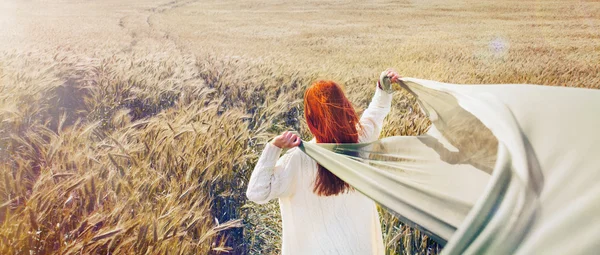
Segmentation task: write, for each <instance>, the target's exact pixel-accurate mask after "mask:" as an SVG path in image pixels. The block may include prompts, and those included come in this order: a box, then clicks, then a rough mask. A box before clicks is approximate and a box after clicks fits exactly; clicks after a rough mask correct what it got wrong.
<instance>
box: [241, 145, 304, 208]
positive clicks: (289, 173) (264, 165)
mask: <svg viewBox="0 0 600 255" xmlns="http://www.w3.org/2000/svg"><path fill="white" fill-rule="evenodd" d="M297 150H298V149H297V148H294V149H290V150H289V151H288V152H287V153H285V154H284V155H283V156H281V158H280V157H279V155H280V154H281V149H280V148H279V147H277V146H275V145H273V144H271V143H267V145H265V148H264V150H263V152H262V154H261V156H260V158H259V159H258V162H257V163H256V166H255V167H254V171H252V175H251V176H250V181H249V183H248V189H247V190H246V196H247V197H248V199H249V200H250V201H253V202H256V203H258V204H264V203H267V202H269V201H270V200H271V199H274V198H280V197H286V196H291V195H292V191H293V187H292V186H293V185H294V183H295V181H294V179H295V178H294V177H295V174H296V172H297V171H299V168H300V161H299V160H300V157H299V155H297V153H295V152H296V151H297ZM278 158H279V159H278Z"/></svg>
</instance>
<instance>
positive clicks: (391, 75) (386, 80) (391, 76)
mask: <svg viewBox="0 0 600 255" xmlns="http://www.w3.org/2000/svg"><path fill="white" fill-rule="evenodd" d="M400 78H402V76H400V75H399V74H398V72H396V70H394V69H392V68H388V69H387V70H385V71H383V72H381V75H380V76H379V82H378V85H379V88H380V89H382V90H385V91H387V92H388V93H391V92H392V83H395V82H398V80H400Z"/></svg>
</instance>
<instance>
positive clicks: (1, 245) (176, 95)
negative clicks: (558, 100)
mask: <svg viewBox="0 0 600 255" xmlns="http://www.w3.org/2000/svg"><path fill="white" fill-rule="evenodd" d="M0 32H1V36H0V254H55V253H56V254H146V253H148V254H167V253H169V254H220V253H222V252H229V253H231V254H277V253H278V252H279V247H280V245H281V240H280V228H281V226H280V218H279V210H278V205H277V202H276V201H273V202H271V203H269V204H267V205H257V204H254V203H251V202H248V201H247V200H246V198H245V189H246V184H247V180H248V178H249V176H250V173H251V171H252V169H253V166H254V163H255V162H256V160H257V158H258V156H259V154H260V151H261V150H262V147H263V145H264V143H266V142H267V141H268V140H269V139H270V138H272V137H273V136H274V135H275V134H278V133H280V132H282V131H284V130H290V129H293V130H298V131H299V132H300V133H301V134H302V136H303V138H304V139H305V140H306V139H310V134H309V132H308V129H307V128H306V124H305V123H304V120H303V115H302V114H303V109H302V96H303V92H304V89H305V88H306V86H308V85H309V84H310V83H311V82H312V81H314V80H316V79H319V78H325V79H333V80H336V81H338V82H339V83H341V84H343V85H344V87H345V90H346V92H347V94H348V96H349V98H350V99H351V101H352V102H353V103H354V105H355V107H356V108H357V109H359V110H362V109H364V108H365V107H366V106H367V104H368V102H369V100H370V98H371V96H372V91H373V87H374V83H375V81H376V79H377V77H378V76H379V73H380V72H381V71H383V70H384V69H386V68H387V67H394V68H395V69H397V70H398V71H399V72H400V73H401V74H403V75H404V76H410V77H418V78H424V79H431V80H438V81H443V82H451V83H533V84H543V85H553V86H572V87H587V88H600V2H598V1H590V0H587V1H584V0H577V1H572V0H559V1H536V0H531V1H527V0H526V1H509V0H501V1H493V2H492V1H471V0H464V1H458V0H451V1H441V0H432V1H427V0H424V1H416V0H414V1H413V0H395V1H394V0H390V1H384V0H373V1H357V0H350V1H338V0H334V1H326V0H307V1H301V2H300V1H288V0H266V1H259V0H249V1H229V0H226V1H218V0H206V1H200V0H198V1H196V0H175V1H172V0H164V1H163V0H135V1H118V0H105V1H85V0H31V1H19V0H3V1H2V2H0ZM409 106H412V107H415V105H414V100H413V99H412V98H410V97H408V96H406V95H403V94H401V93H399V92H398V93H397V94H396V95H395V98H394V102H393V109H392V112H391V113H390V115H389V117H388V118H387V119H386V122H385V123H386V124H385V127H384V130H383V132H382V135H383V136H391V135H416V134H420V133H423V132H424V131H425V130H427V128H428V124H429V122H428V120H427V119H425V118H424V116H422V115H420V114H419V113H418V111H410V110H409V108H411V107H409ZM359 112H360V111H359ZM381 213H382V214H381V215H382V216H381V219H382V227H383V232H384V233H383V234H384V242H385V245H386V246H387V248H388V254H415V253H418V254H437V253H439V251H440V250H441V247H439V246H437V245H436V244H435V243H433V242H432V241H431V240H429V239H428V238H427V237H426V236H423V235H421V234H420V233H419V232H418V231H415V230H413V229H410V228H408V227H406V226H404V225H403V224H401V223H400V222H399V221H398V220H397V219H396V218H394V217H393V216H392V215H390V214H389V213H387V212H385V211H383V210H382V211H381Z"/></svg>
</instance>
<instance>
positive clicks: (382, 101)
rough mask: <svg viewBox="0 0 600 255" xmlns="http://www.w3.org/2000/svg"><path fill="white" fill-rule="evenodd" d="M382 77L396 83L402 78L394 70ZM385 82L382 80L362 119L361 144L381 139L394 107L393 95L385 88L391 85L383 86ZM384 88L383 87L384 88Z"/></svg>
mask: <svg viewBox="0 0 600 255" xmlns="http://www.w3.org/2000/svg"><path fill="white" fill-rule="evenodd" d="M381 77H388V78H389V81H391V82H396V81H398V79H399V78H400V75H398V73H397V72H396V71H394V70H393V69H388V70H386V71H384V72H383V73H382V75H381ZM383 82H384V81H383V80H382V79H381V78H380V79H379V81H378V82H377V87H376V88H375V95H373V98H372V99H371V103H369V107H368V108H367V109H366V110H365V111H364V112H363V114H362V116H361V117H360V124H361V126H362V131H363V134H362V136H361V139H360V142H372V141H375V140H377V139H378V138H379V134H380V133H381V129H382V127H383V120H384V119H385V117H386V116H387V115H388V113H389V112H390V108H391V105H392V93H389V92H386V91H385V90H388V91H389V89H385V90H384V87H386V85H387V87H389V86H390V84H386V85H384V84H382V83H383ZM382 86H383V87H382Z"/></svg>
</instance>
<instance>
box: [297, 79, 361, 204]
mask: <svg viewBox="0 0 600 255" xmlns="http://www.w3.org/2000/svg"><path fill="white" fill-rule="evenodd" d="M304 117H305V118H306V123H307V124H308V128H309V129H310V132H311V133H312V134H313V135H314V136H315V138H316V140H317V143H357V142H358V130H357V129H358V128H359V125H360V124H359V122H358V117H357V115H356V111H354V107H352V104H351V103H350V101H349V100H348V98H346V96H345V95H344V92H343V91H342V88H341V87H340V86H339V85H337V84H336V83H335V82H333V81H317V82H315V83H313V84H312V85H311V86H310V87H309V88H308V89H307V90H306V92H305V93H304ZM317 167H318V173H317V178H316V180H315V185H314V188H313V192H314V193H316V194H317V195H319V196H331V195H337V194H340V193H343V192H347V191H348V190H350V189H351V187H350V185H348V184H347V183H346V182H344V181H343V180H342V179H340V178H338V177H337V176H335V175H334V174H332V173H331V172H329V170H327V169H326V168H325V167H323V166H321V165H318V166H317Z"/></svg>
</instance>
